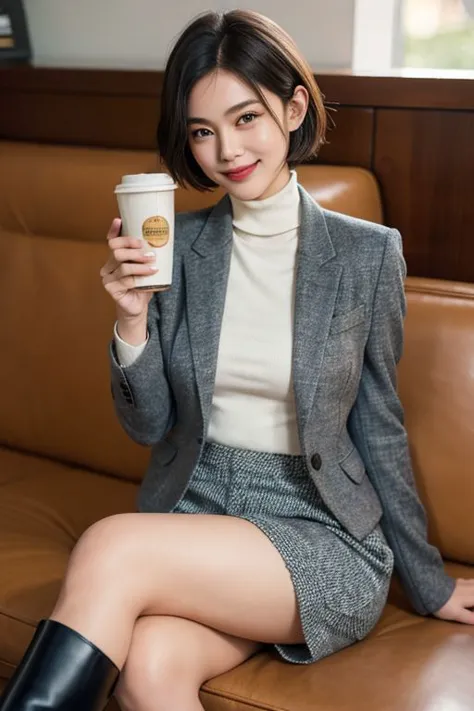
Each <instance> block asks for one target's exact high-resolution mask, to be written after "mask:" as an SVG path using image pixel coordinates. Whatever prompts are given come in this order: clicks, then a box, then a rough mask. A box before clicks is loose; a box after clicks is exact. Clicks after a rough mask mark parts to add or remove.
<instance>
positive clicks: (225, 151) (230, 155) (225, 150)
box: [219, 132, 243, 163]
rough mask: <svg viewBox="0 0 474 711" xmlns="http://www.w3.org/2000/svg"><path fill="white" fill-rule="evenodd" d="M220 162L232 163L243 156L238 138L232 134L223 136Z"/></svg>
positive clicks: (220, 147) (220, 146) (221, 137)
mask: <svg viewBox="0 0 474 711" xmlns="http://www.w3.org/2000/svg"><path fill="white" fill-rule="evenodd" d="M219 152H220V156H219V158H220V160H221V161H222V162H225V163H231V162H232V161H233V160H235V158H237V157H238V156H241V155H243V150H242V148H241V146H240V145H239V142H238V140H237V136H235V134H232V133H231V132H226V133H223V134H221V136H220V141H219Z"/></svg>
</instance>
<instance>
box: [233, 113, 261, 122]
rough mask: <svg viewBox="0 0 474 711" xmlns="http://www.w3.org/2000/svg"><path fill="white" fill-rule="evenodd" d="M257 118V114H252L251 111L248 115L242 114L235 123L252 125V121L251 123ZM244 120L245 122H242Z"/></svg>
mask: <svg viewBox="0 0 474 711" xmlns="http://www.w3.org/2000/svg"><path fill="white" fill-rule="evenodd" d="M257 117H258V114H256V113H253V112H252V111H250V112H249V113H247V114H244V115H243V116H241V117H240V118H239V120H238V122H237V123H240V122H241V121H243V123H252V121H253V120H254V119H256V118H257ZM244 119H245V120H244Z"/></svg>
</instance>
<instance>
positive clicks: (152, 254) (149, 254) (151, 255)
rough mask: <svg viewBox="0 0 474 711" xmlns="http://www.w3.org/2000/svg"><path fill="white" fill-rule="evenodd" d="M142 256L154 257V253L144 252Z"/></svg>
mask: <svg viewBox="0 0 474 711" xmlns="http://www.w3.org/2000/svg"><path fill="white" fill-rule="evenodd" d="M143 256H144V257H154V256H155V253H154V252H145V254H144V255H143Z"/></svg>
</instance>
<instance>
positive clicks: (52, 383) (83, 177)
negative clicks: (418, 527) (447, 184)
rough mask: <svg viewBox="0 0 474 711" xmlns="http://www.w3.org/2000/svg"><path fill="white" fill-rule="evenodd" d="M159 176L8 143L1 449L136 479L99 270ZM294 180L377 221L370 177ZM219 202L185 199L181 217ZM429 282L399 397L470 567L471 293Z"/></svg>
mask: <svg viewBox="0 0 474 711" xmlns="http://www.w3.org/2000/svg"><path fill="white" fill-rule="evenodd" d="M157 169H159V166H158V163H157V159H156V156H154V155H153V154H151V153H148V152H128V151H113V150H101V149H85V148H73V147H58V146H48V145H34V144H22V143H5V142H4V143H2V142H0V303H2V304H3V309H2V320H1V327H0V372H1V374H2V387H1V400H0V403H1V404H0V443H3V444H5V445H7V446H10V447H14V448H17V449H21V450H25V451H27V452H32V453H36V454H40V455H45V456H48V457H53V458H57V459H60V460H64V461H69V462H71V463H74V464H76V465H78V466H83V467H86V468H90V469H93V470H98V471H103V472H106V473H110V474H112V475H114V476H118V477H122V478H126V479H132V480H136V481H139V480H140V479H141V477H142V475H143V472H144V469H145V467H146V463H147V460H148V450H147V449H145V448H142V447H139V446H138V445H135V444H134V443H133V442H131V441H130V440H129V439H128V437H127V436H126V435H125V434H124V433H123V432H122V430H121V429H120V427H119V425H118V424H117V420H116V417H115V414H114V411H113V407H112V400H111V397H110V389H109V371H108V357H107V348H108V343H109V341H110V338H111V332H112V325H113V322H114V306H113V302H112V300H111V299H110V297H109V296H108V295H107V294H106V293H105V291H104V290H103V288H102V285H101V282H100V278H99V269H100V267H101V265H102V264H103V263H104V261H105V259H106V258H107V247H106V240H105V236H106V232H107V229H108V226H109V224H110V222H111V220H112V218H113V217H114V216H115V215H116V214H117V208H116V204H115V198H114V195H113V188H114V186H115V184H116V183H117V182H118V181H119V178H120V177H121V175H123V174H125V173H132V172H142V171H152V170H157ZM298 177H299V180H300V182H301V183H302V184H303V185H304V186H305V187H306V188H307V189H308V190H309V192H310V193H311V194H312V195H313V197H314V198H315V199H316V200H318V202H319V203H320V204H321V205H323V206H325V207H329V208H330V209H335V210H339V211H341V212H346V213H347V214H351V215H354V216H357V217H363V218H365V219H370V220H373V221H375V222H379V221H381V215H382V212H381V205H380V197H379V192H378V188H377V184H376V182H375V180H374V178H373V176H372V175H371V174H370V173H368V172H367V171H365V170H362V169H358V168H344V167H329V166H301V167H300V168H298ZM218 197H219V193H217V194H211V193H205V194H200V193H197V192H196V191H184V190H178V191H177V197H176V204H177V210H183V209H195V208H199V207H202V206H204V205H206V204H208V205H209V204H212V203H213V202H215V201H216V200H217V199H218ZM426 283H428V282H426ZM426 283H425V282H424V284H425V286H423V289H422V290H421V292H420V291H419V289H418V284H419V282H416V281H410V280H409V289H408V299H409V311H408V318H407V331H406V332H407V338H406V352H405V356H404V359H403V363H402V367H401V394H402V399H403V401H404V404H405V407H406V412H407V425H408V430H409V435H410V441H411V444H412V448H413V453H414V463H415V469H416V474H417V478H418V481H419V482H420V489H421V492H422V495H423V497H424V500H425V502H426V504H427V507H428V511H429V513H430V520H431V522H432V525H433V535H434V536H435V537H436V538H437V540H439V541H440V544H441V547H442V549H443V550H444V551H446V552H447V553H448V554H449V555H450V556H451V557H454V558H458V559H462V560H470V561H471V562H474V536H473V535H472V532H471V534H470V535H469V536H465V532H466V531H468V529H469V526H470V525H471V528H472V524H470V521H471V519H472V515H471V512H470V508H472V505H473V504H474V495H473V493H472V477H471V479H469V463H470V462H472V461H473V456H472V455H473V454H474V450H473V446H474V445H473V437H472V422H474V381H473V377H472V372H473V365H472V359H473V357H474V355H473V354H474V343H473V338H474V335H473V334H474V322H473V319H474V311H473V306H474V300H473V295H472V294H471V291H470V287H468V286H466V287H460V286H456V285H451V284H449V283H443V284H442V285H441V286H440V287H439V288H438V291H436V294H435V295H433V294H432V293H431V292H429V293H427V288H428V287H426ZM453 289H454V293H453ZM443 290H444V291H443ZM438 320H439V321H438ZM439 324H441V326H440V325H439ZM469 354H470V356H469ZM427 364H431V366H430V367H429V368H428V367H427ZM469 428H471V429H469ZM469 454H470V457H469ZM448 493H449V496H447V494H448ZM469 497H470V498H469ZM469 504H470V505H471V506H469ZM454 514H455V516H456V522H455V525H453V520H452V518H451V515H454Z"/></svg>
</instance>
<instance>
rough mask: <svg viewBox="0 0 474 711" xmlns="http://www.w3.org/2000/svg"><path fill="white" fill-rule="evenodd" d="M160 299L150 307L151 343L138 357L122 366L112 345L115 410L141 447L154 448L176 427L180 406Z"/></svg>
mask: <svg viewBox="0 0 474 711" xmlns="http://www.w3.org/2000/svg"><path fill="white" fill-rule="evenodd" d="M159 320H160V315H159V308H158V302H157V298H156V296H154V297H153V298H152V299H151V301H150V303H149V306H148V341H147V343H146V345H145V347H144V349H143V351H142V353H141V354H140V355H139V356H138V358H137V359H136V360H135V361H134V362H133V363H132V364H131V365H128V366H126V367H125V366H123V365H121V364H120V362H119V359H118V356H117V351H116V346H115V342H114V340H112V342H111V343H110V347H109V357H110V367H111V390H112V398H113V401H114V406H115V411H116V413H117V417H118V419H119V422H120V424H121V426H122V427H123V429H124V430H125V432H126V433H127V434H128V435H129V436H130V437H131V438H132V439H133V440H134V441H135V442H137V443H138V444H143V445H146V446H151V445H153V444H155V443H156V442H158V441H160V440H161V439H162V438H163V437H164V436H165V435H166V434H167V432H168V431H169V430H170V429H171V428H172V427H173V425H174V424H175V419H176V407H175V403H174V398H173V393H172V390H171V387H170V385H169V382H168V379H167V377H166V372H165V366H164V360H163V352H162V348H161V339H160V329H159Z"/></svg>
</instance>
